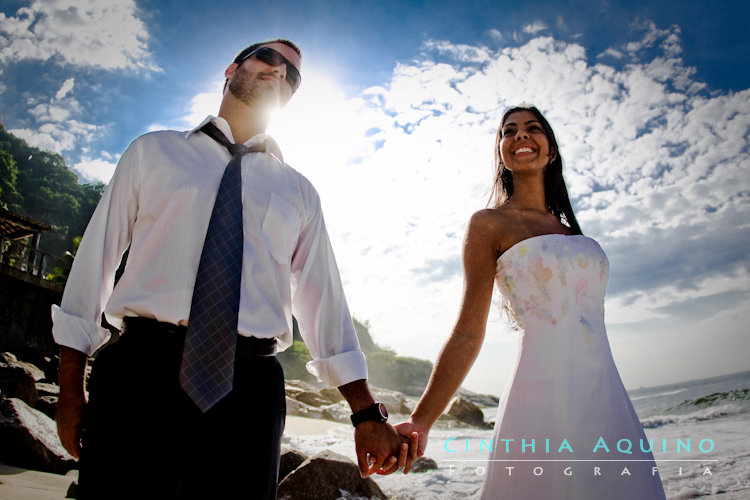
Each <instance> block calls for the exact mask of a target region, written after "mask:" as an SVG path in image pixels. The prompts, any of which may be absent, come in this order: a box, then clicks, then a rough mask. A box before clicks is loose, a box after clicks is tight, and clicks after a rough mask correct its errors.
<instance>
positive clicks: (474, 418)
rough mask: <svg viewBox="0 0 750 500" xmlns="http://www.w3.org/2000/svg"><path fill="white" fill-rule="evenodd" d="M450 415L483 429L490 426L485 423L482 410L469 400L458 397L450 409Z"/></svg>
mask: <svg viewBox="0 0 750 500" xmlns="http://www.w3.org/2000/svg"><path fill="white" fill-rule="evenodd" d="M447 413H448V415H449V416H451V417H454V418H455V419H457V420H459V421H461V422H464V423H466V424H469V425H472V426H474V427H480V428H482V429H488V428H489V427H490V426H489V424H487V423H486V422H485V421H484V414H483V413H482V410H481V409H480V408H479V407H478V406H477V405H475V404H474V403H472V402H471V401H469V400H468V399H466V398H464V397H462V396H457V397H456V398H455V399H454V400H453V402H452V403H451V405H450V408H448V412H447Z"/></svg>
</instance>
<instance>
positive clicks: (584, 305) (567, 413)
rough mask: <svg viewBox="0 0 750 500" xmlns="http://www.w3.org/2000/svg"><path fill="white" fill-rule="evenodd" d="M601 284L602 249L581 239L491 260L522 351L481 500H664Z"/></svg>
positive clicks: (527, 247) (550, 239) (519, 249)
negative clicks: (620, 365)
mask: <svg viewBox="0 0 750 500" xmlns="http://www.w3.org/2000/svg"><path fill="white" fill-rule="evenodd" d="M608 276H609V262H608V261H607V257H606V255H605V254H604V252H603V251H602V249H601V247H600V246H599V245H598V244H597V243H596V241H594V240H592V239H591V238H588V237H586V236H582V235H575V236H567V235H561V234H547V235H542V236H536V237H533V238H529V239H527V240H524V241H521V242H519V243H518V244H516V245H514V246H513V247H511V248H510V249H508V250H507V251H506V252H505V253H503V255H502V256H501V257H500V258H499V259H498V261H497V277H496V281H497V287H498V289H499V291H500V293H501V295H502V298H503V301H504V302H505V303H506V304H507V306H508V307H509V312H510V314H511V316H512V317H513V318H514V319H515V321H516V322H517V324H518V329H519V332H518V333H519V335H520V339H519V342H520V347H519V352H518V357H517V362H516V367H515V373H514V374H513V377H512V379H511V380H510V382H509V383H508V385H507V386H506V388H505V390H504V392H503V395H502V397H501V399H500V406H499V408H498V415H497V423H496V425H495V434H494V438H493V443H492V452H491V453H490V457H489V462H488V466H487V472H486V477H485V482H484V486H483V488H482V493H481V497H482V498H483V499H512V500H517V499H520V500H525V499H545V500H548V499H566V500H567V499H570V500H585V499H592V500H593V499H597V500H601V499H606V500H615V499H628V500H631V499H638V500H649V499H663V498H664V490H663V488H662V484H661V480H660V478H659V474H658V471H657V470H656V468H655V467H656V465H655V463H654V461H653V460H654V459H653V456H652V454H651V452H650V449H651V448H650V446H649V442H648V441H647V440H646V438H645V435H644V433H643V428H642V426H641V423H640V421H639V420H638V416H637V415H636V413H635V411H634V410H633V405H632V404H631V402H630V399H629V398H628V395H627V392H626V391H625V387H624V386H623V384H622V381H621V380H620V376H619V374H618V373H617V368H616V366H615V363H614V360H613V359H612V353H611V351H610V348H609V342H608V341H607V334H606V331H605V328H604V293H605V289H606V286H607V279H608ZM618 443H619V448H618ZM642 449H643V450H646V452H644V451H642ZM628 450H629V451H630V453H627V451H628Z"/></svg>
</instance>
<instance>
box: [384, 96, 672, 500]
mask: <svg viewBox="0 0 750 500" xmlns="http://www.w3.org/2000/svg"><path fill="white" fill-rule="evenodd" d="M495 157H496V164H497V174H496V178H495V184H494V186H493V191H492V199H491V203H492V205H493V206H492V208H488V209H485V210H481V211H479V212H477V213H475V214H474V215H473V216H472V217H471V220H470V221H469V224H468V227H467V230H466V235H465V239H464V251H463V260H464V292H463V298H462V303H461V309H460V311H459V315H458V319H457V321H456V325H455V327H454V328H453V331H452V333H451V335H450V337H449V338H448V340H447V342H446V343H445V345H444V347H443V349H442V351H441V353H440V355H439V357H438V359H437V362H436V363H435V368H434V370H433V372H432V376H431V377H430V382H429V384H428V386H427V389H426V390H425V393H424V395H423V396H422V398H421V399H420V401H419V403H418V404H417V406H416V408H415V409H414V412H413V413H412V415H411V418H410V420H409V421H408V422H404V423H402V424H399V425H398V426H397V429H398V430H399V432H400V433H402V434H404V435H407V436H409V435H411V433H413V432H417V433H419V452H420V453H423V452H424V448H425V446H426V443H427V435H428V432H429V429H430V427H431V426H432V425H433V424H434V422H435V421H436V420H437V418H438V417H439V416H440V414H441V413H442V412H443V410H444V409H445V407H446V406H447V404H448V403H449V402H450V400H451V398H452V397H453V395H454V393H455V391H456V390H457V389H458V387H459V385H460V384H461V382H462V381H463V379H464V377H465V376H466V374H467V372H468V371H469V368H470V367H471V365H472V364H473V362H474V359H475V358H476V356H477V354H478V352H479V349H480V347H481V345H482V341H483V339H484V332H485V327H486V323H487V315H488V313H489V309H490V301H491V298H492V287H493V282H495V281H496V282H497V287H498V290H499V291H500V294H501V296H502V300H503V308H504V309H505V310H506V312H507V313H508V315H509V316H510V318H511V320H512V322H513V324H514V326H515V328H516V329H517V330H518V332H519V334H520V336H521V338H520V351H519V353H518V358H517V362H516V367H515V371H514V376H513V378H512V380H511V381H510V383H509V384H508V385H507V386H506V389H505V391H504V393H503V395H502V397H501V399H500V406H499V408H498V417H497V423H496V425H495V436H494V439H493V446H492V452H491V454H490V457H489V458H490V461H489V464H488V467H487V473H486V476H485V481H484V485H483V488H482V492H481V497H482V498H487V499H490V498H491V499H495V498H510V499H524V498H545V499H551V498H559V499H576V500H580V499H588V498H590V499H601V498H607V499H608V500H609V499H614V498H623V499H625V498H627V499H633V498H638V499H641V500H643V499H663V498H664V491H663V488H662V485H661V481H660V478H659V474H658V472H657V471H656V468H655V466H654V465H655V464H654V461H653V456H652V454H651V453H650V447H649V445H648V441H646V439H645V436H644V433H643V428H642V427H641V424H640V422H639V420H638V417H637V416H636V414H635V411H634V410H633V405H632V404H631V402H630V399H629V398H628V395H627V393H626V392H625V388H624V387H623V384H622V382H621V380H620V376H619V374H618V373H617V368H616V367H615V364H614V360H613V359H612V354H611V352H610V349H609V343H608V341H607V336H606V332H605V329H604V292H605V288H606V282H607V278H608V274H609V264H608V261H607V258H606V256H605V255H604V253H603V252H602V250H601V248H600V247H599V245H598V244H597V243H596V242H595V241H594V240H592V239H591V238H588V237H586V236H583V234H582V233H581V229H580V227H579V225H578V222H577V221H576V218H575V215H574V214H573V210H572V208H571V205H570V201H569V198H568V193H567V189H566V187H565V182H564V180H563V176H562V158H561V157H560V153H559V151H558V146H557V141H556V140H555V135H554V133H553V131H552V129H551V127H550V125H549V123H548V122H547V120H546V119H545V118H544V116H542V114H541V113H540V112H539V110H537V109H536V108H534V107H515V108H512V109H510V110H508V111H507V112H506V113H505V115H504V116H503V118H502V121H501V123H500V128H499V129H498V132H497V140H496V150H495ZM623 440H627V441H623ZM640 440H643V441H642V443H643V448H644V450H646V451H645V452H644V451H642V450H641V441H640ZM618 442H619V444H620V447H619V448H618ZM628 442H630V443H631V444H632V446H631V447H630V450H629V451H630V453H627V451H628V450H627V448H628V444H627V443H628ZM623 460H629V461H623Z"/></svg>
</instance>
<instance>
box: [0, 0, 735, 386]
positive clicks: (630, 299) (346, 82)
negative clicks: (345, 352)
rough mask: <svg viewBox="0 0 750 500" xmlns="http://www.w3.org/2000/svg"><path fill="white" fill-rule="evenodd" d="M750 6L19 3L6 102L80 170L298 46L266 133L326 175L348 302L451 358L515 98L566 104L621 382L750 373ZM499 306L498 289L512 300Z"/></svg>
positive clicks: (2, 91) (1, 105)
mask: <svg viewBox="0 0 750 500" xmlns="http://www.w3.org/2000/svg"><path fill="white" fill-rule="evenodd" d="M749 14H750V4H748V3H747V2H741V1H737V2H719V3H714V4H711V5H709V4H706V3H705V2H699V1H687V2H680V3H679V6H678V4H677V3H675V2H658V1H657V2H645V1H636V2H583V1H568V2H552V1H542V2H534V3H519V2H504V1H486V2H484V1H468V2H461V1H452V2H447V1H446V2H331V1H325V2H324V1H319V2H293V1H276V2H262V3H259V2H248V1H243V2H239V1H227V0H218V1H216V2H213V3H212V4H211V7H210V8H209V7H207V5H206V3H205V2H195V1H179V2H178V1H156V0H148V1H135V2H134V1H132V0H109V1H108V2H106V3H105V2H100V1H96V0H24V1H9V0H5V1H4V2H3V3H2V5H1V6H0V114H2V120H3V123H4V126H5V127H6V129H8V130H10V131H11V132H12V133H14V134H16V135H19V136H21V137H23V138H25V139H26V140H27V141H28V142H29V143H30V144H32V145H36V146H39V147H43V148H46V149H50V150H53V151H57V152H59V153H61V154H62V155H63V156H64V157H65V158H66V161H67V163H68V165H69V166H71V167H72V168H73V169H74V170H75V171H76V172H77V173H78V174H79V175H80V176H81V178H82V180H92V179H102V180H104V181H105V182H106V181H107V180H108V179H109V176H111V172H112V170H113V168H114V165H115V164H116V162H117V159H118V158H119V155H120V154H121V153H122V151H123V150H124V149H125V148H126V147H127V145H128V143H129V142H130V141H131V140H132V139H133V138H134V137H136V136H137V135H140V134H142V133H144V132H147V131H149V130H156V129H160V128H177V129H187V128H190V127H192V126H193V125H194V124H196V123H197V122H199V121H200V120H201V119H202V118H203V117H204V116H205V115H206V114H208V113H215V111H216V109H217V105H218V101H219V99H220V94H219V92H220V90H221V85H222V83H223V77H222V75H223V70H224V68H225V67H226V66H227V64H228V63H229V62H231V60H232V58H233V57H234V55H235V54H236V52H238V51H239V50H240V49H241V48H242V47H244V46H245V45H247V44H248V43H251V42H253V41H257V40H260V39H264V38H267V37H276V36H284V37H289V38H291V39H294V40H295V41H297V42H298V44H299V45H300V46H301V47H302V50H303V71H302V74H303V83H302V87H301V89H300V91H299V92H298V94H297V95H296V96H295V97H294V99H293V100H292V102H291V103H290V104H289V106H287V108H285V109H284V110H282V111H280V112H279V113H278V114H277V116H276V117H275V119H274V122H273V124H272V126H271V129H269V131H270V132H271V133H272V134H273V135H274V137H276V138H277V140H278V141H279V142H280V144H281V146H282V149H283V151H284V154H285V158H286V160H287V161H288V162H289V163H290V164H291V165H292V166H294V167H295V168H296V169H298V170H300V171H301V172H302V173H304V174H305V175H306V176H308V177H309V178H310V179H311V180H312V181H313V183H314V184H315V185H316V187H317V188H318V190H319V191H320V193H321V196H322V199H323V204H324V210H325V213H326V220H327V223H328V226H329V231H330V233H331V238H332V241H333V244H334V248H335V250H336V253H337V258H338V261H339V266H340V268H341V272H342V276H343V280H344V283H345V287H346V291H347V295H348V297H349V302H350V308H351V309H352V311H353V312H354V314H355V315H356V316H357V317H358V318H360V319H362V320H369V321H370V322H371V324H372V332H373V334H374V337H375V340H376V342H378V343H380V344H383V345H387V346H390V347H392V348H394V349H396V350H397V351H398V352H399V353H401V354H406V355H411V356H417V357H422V358H428V359H434V357H435V356H436V354H437V352H438V350H439V348H440V346H441V345H442V342H443V340H444V339H445V337H446V336H447V334H448V332H449V331H450V328H451V326H452V323H453V321H454V319H455V316H456V312H457V308H458V303H459V299H460V293H461V259H460V251H461V238H462V235H463V231H464V227H465V223H466V221H467V220H468V218H469V216H470V215H471V213H472V212H474V211H475V210H477V209H480V208H482V207H483V206H484V203H485V201H486V197H485V194H486V192H487V189H488V186H489V183H490V182H491V169H492V165H491V161H492V147H493V146H492V139H493V135H494V131H495V128H496V127H497V121H498V119H499V117H500V115H501V114H502V111H503V109H504V108H506V107H507V106H509V105H513V104H517V103H520V102H524V101H525V102H530V103H534V104H536V105H537V106H539V107H540V108H541V109H542V110H543V111H544V112H545V113H546V114H547V116H548V118H549V119H550V121H551V123H552V125H553V127H554V128H555V130H556V132H557V135H558V139H559V141H560V144H561V152H562V155H563V158H564V159H565V162H566V167H565V168H566V170H565V174H566V178H567V181H568V187H569V190H570V192H571V196H572V198H573V204H574V207H575V208H576V212H577V214H578V218H579V221H580V222H581V225H582V227H583V230H584V232H585V233H586V234H588V235H590V236H592V237H594V238H596V239H597V240H599V241H600V243H601V244H602V246H603V248H604V249H605V251H607V253H608V255H609V257H610V261H611V266H612V274H611V279H610V285H609V288H608V300H607V304H606V307H607V319H608V322H607V325H608V332H609V336H610V342H611V344H612V348H613V352H614V356H615V359H616V361H617V363H618V367H619V368H620V372H621V375H622V377H623V380H624V382H625V384H626V386H628V387H638V386H648V385H658V384H663V383H670V382H676V381H681V380H687V379H691V378H700V377H705V376H711V375H719V374H723V373H729V372H733V371H740V370H747V369H750V362H748V361H747V353H748V352H750V336H749V335H748V329H747V326H746V325H748V324H750V307H749V306H750V280H748V270H749V268H750V259H749V258H748V243H750V225H749V222H748V221H750V217H748V215H750V214H749V212H750V203H749V202H748V197H749V195H750V181H748V178H749V177H748V171H750V148H749V147H748V133H749V130H750V113H748V111H750V70H748V68H747V62H748V61H749V60H750V37H749V36H748V35H747V30H746V27H745V26H744V25H741V24H740V23H743V22H744V20H745V19H747V18H748V15H749ZM495 310H497V309H495ZM515 347H516V342H515V336H514V334H513V333H512V332H510V331H509V330H508V329H507V327H505V326H504V324H503V323H502V320H501V319H500V316H499V313H497V314H496V313H492V314H491V318H490V322H489V324H488V333H487V338H486V341H485V346H484V349H483V351H482V353H481V354H480V357H479V359H478V360H477V364H476V366H475V368H474V369H473V370H472V372H471V374H470V375H469V378H468V379H467V382H466V386H467V387H469V388H472V389H474V390H478V391H482V392H492V393H495V394H499V393H500V392H501V390H502V387H503V384H504V383H505V380H507V378H508V376H510V370H511V367H512V364H513V359H514V356H515Z"/></svg>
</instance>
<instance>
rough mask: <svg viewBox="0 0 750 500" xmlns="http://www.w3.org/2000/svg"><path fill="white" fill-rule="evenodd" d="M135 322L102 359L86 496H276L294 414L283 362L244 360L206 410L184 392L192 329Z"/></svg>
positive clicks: (95, 379) (83, 470) (87, 433)
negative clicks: (287, 423) (289, 413)
mask: <svg viewBox="0 0 750 500" xmlns="http://www.w3.org/2000/svg"><path fill="white" fill-rule="evenodd" d="M137 325H138V326H139V328H137V329H136V328H131V327H130V326H129V327H128V330H127V331H125V332H124V334H123V335H122V336H121V338H120V340H118V341H117V342H115V343H114V344H112V345H110V346H108V347H106V348H105V349H103V350H102V352H101V353H100V354H99V355H98V356H97V358H96V360H95V362H94V366H93V370H92V373H91V379H90V382H89V403H88V405H87V407H86V412H85V420H84V433H83V441H82V443H83V451H82V453H81V460H80V463H79V471H80V475H79V491H80V494H79V498H80V499H98V500H101V499H119V498H128V499H133V498H139V499H144V498H149V499H150V498H153V499H156V498H158V499H199V498H200V499H214V498H215V499H233V498H247V499H250V498H252V499H275V498H276V484H277V482H278V470H279V458H280V448H281V436H282V433H283V431H284V419H285V414H286V402H285V396H284V374H283V372H282V369H281V366H280V365H279V362H278V361H277V359H276V357H275V356H267V357H262V356H249V357H244V358H240V357H238V359H237V360H236V363H235V375H234V389H233V390H232V392H231V393H230V394H229V395H227V396H226V397H225V398H224V399H222V400H221V401H219V402H218V403H217V404H216V405H215V406H213V407H212V408H211V409H209V410H208V411H207V412H206V413H201V412H200V410H199V409H198V408H197V407H196V406H195V404H194V403H193V402H192V400H191V399H190V398H189V397H188V396H187V395H185V393H184V392H183V391H182V388H181V387H180V385H179V380H178V377H179V367H180V363H181V359H182V346H183V343H184V329H183V328H177V327H173V328H172V329H171V331H164V329H163V328H157V327H158V325H159V324H156V323H155V322H154V323H153V325H156V326H154V327H153V328H152V327H149V326H148V323H145V325H146V326H145V327H143V326H142V325H144V323H143V322H139V323H137ZM161 325H162V326H163V324H161ZM139 330H145V331H139Z"/></svg>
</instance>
